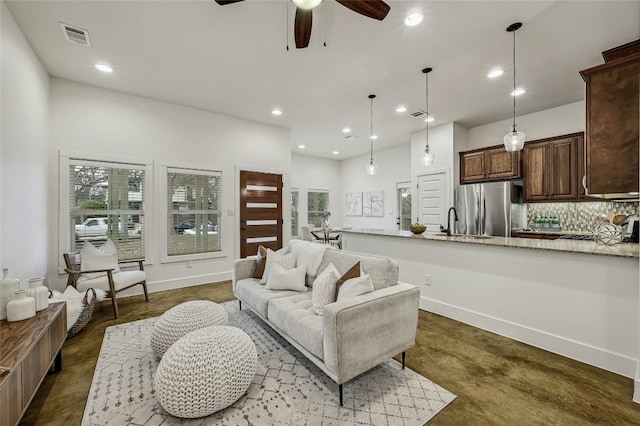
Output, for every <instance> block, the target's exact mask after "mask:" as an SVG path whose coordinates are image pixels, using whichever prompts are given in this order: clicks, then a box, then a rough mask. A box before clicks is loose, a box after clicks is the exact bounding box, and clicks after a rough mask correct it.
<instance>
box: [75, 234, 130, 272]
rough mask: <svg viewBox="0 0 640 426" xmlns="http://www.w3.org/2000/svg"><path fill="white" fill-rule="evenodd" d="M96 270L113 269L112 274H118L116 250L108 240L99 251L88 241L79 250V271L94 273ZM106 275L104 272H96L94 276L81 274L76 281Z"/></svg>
mask: <svg viewBox="0 0 640 426" xmlns="http://www.w3.org/2000/svg"><path fill="white" fill-rule="evenodd" d="M98 269H113V271H112V273H116V272H120V267H119V266H118V249H117V248H116V245H115V244H114V243H113V241H111V240H110V239H107V241H105V243H104V244H103V245H102V247H100V248H99V249H98V248H96V247H95V246H94V245H93V244H91V243H90V242H89V241H85V243H84V245H83V246H82V250H80V270H81V271H95V270H98ZM104 275H107V273H106V272H97V273H95V274H82V275H80V277H79V279H78V281H84V280H89V279H92V278H98V277H102V276H104Z"/></svg>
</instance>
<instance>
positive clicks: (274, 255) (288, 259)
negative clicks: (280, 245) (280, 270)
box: [260, 249, 298, 284]
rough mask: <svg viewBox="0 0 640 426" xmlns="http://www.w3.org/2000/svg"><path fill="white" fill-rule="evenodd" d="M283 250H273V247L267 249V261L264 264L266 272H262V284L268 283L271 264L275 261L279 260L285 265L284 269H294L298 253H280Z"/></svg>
mask: <svg viewBox="0 0 640 426" xmlns="http://www.w3.org/2000/svg"><path fill="white" fill-rule="evenodd" d="M281 250H282V249H280V250H278V251H273V250H271V249H267V261H266V263H265V264H264V274H262V279H261V280H260V284H266V283H267V280H268V279H269V272H270V271H271V266H272V265H273V264H274V263H275V262H279V263H280V265H282V266H284V269H292V268H294V267H295V266H296V259H297V256H298V254H297V253H289V254H280V253H281Z"/></svg>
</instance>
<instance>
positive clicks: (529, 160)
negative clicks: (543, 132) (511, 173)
mask: <svg viewBox="0 0 640 426" xmlns="http://www.w3.org/2000/svg"><path fill="white" fill-rule="evenodd" d="M583 141H584V139H583V136H582V133H574V134H571V135H565V136H558V137H555V138H548V139H541V140H538V141H531V142H527V143H526V144H525V146H524V149H523V160H522V169H523V178H522V183H523V187H524V193H523V196H524V201H525V202H539V201H549V202H551V201H575V200H577V199H578V198H579V191H578V186H579V185H580V183H579V181H580V177H579V176H578V163H579V158H578V154H579V150H578V147H579V146H580V145H581V144H582V143H583Z"/></svg>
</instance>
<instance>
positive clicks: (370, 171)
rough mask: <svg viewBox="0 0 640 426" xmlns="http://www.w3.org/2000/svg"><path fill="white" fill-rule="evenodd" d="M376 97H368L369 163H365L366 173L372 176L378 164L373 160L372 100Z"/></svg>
mask: <svg viewBox="0 0 640 426" xmlns="http://www.w3.org/2000/svg"><path fill="white" fill-rule="evenodd" d="M375 98H376V95H369V99H371V129H370V131H371V133H370V135H369V143H370V144H371V157H370V158H369V164H367V174H368V175H370V176H372V175H375V174H376V173H377V172H378V165H377V164H376V163H374V162H373V100H374V99H375Z"/></svg>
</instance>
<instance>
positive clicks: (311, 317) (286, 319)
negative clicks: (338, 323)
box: [269, 293, 324, 359]
mask: <svg viewBox="0 0 640 426" xmlns="http://www.w3.org/2000/svg"><path fill="white" fill-rule="evenodd" d="M269 321H271V322H272V323H273V324H274V325H275V326H276V327H278V328H279V329H280V330H282V331H283V332H284V333H286V334H287V335H288V336H289V337H291V338H292V339H293V340H295V341H296V342H298V343H299V344H300V345H301V346H302V347H304V348H305V349H306V350H308V351H309V352H311V353H312V354H314V355H315V356H317V357H318V358H320V359H324V349H323V334H322V327H323V325H322V321H323V317H321V316H320V315H316V313H315V311H314V310H313V302H312V301H311V294H310V293H302V294H300V293H298V295H297V296H291V297H286V298H281V299H276V300H272V301H271V302H269Z"/></svg>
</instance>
